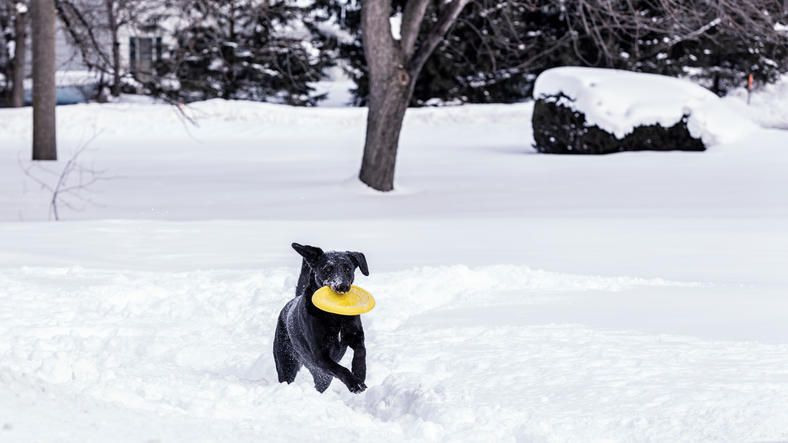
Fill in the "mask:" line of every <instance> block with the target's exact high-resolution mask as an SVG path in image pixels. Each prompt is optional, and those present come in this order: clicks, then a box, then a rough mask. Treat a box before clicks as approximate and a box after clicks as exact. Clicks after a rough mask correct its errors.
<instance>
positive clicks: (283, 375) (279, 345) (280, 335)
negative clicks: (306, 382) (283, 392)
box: [274, 315, 301, 383]
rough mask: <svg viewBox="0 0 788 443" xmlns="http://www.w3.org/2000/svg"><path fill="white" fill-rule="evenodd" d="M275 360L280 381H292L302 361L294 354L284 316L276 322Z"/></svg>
mask: <svg viewBox="0 0 788 443" xmlns="http://www.w3.org/2000/svg"><path fill="white" fill-rule="evenodd" d="M274 362H276V373H277V375H279V383H284V382H287V383H292V382H293V381H294V380H295V378H296V374H298V370H299V369H301V363H299V362H298V359H296V357H295V355H294V350H293V345H292V343H290V337H288V336H287V329H286V328H285V323H284V321H283V319H282V316H281V315H280V316H279V321H277V323H276V334H274Z"/></svg>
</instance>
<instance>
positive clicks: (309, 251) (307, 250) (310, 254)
mask: <svg viewBox="0 0 788 443" xmlns="http://www.w3.org/2000/svg"><path fill="white" fill-rule="evenodd" d="M291 246H292V247H293V249H295V251H296V252H298V254H299V255H300V256H301V257H304V260H306V262H307V263H309V265H310V266H312V265H313V264H314V263H315V262H316V261H317V259H318V258H320V256H321V255H323V250H322V249H320V248H318V247H315V246H309V245H299V244H298V243H293V244H292V245H291Z"/></svg>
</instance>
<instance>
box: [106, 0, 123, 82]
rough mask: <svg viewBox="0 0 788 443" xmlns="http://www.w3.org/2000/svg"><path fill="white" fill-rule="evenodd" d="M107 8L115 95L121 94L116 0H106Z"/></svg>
mask: <svg viewBox="0 0 788 443" xmlns="http://www.w3.org/2000/svg"><path fill="white" fill-rule="evenodd" d="M105 4H106V8H107V21H108V25H109V31H110V34H112V88H111V93H112V96H113V97H117V96H119V95H120V40H119V39H118V29H119V28H120V26H119V25H118V18H117V15H116V11H115V0H106V1H105Z"/></svg>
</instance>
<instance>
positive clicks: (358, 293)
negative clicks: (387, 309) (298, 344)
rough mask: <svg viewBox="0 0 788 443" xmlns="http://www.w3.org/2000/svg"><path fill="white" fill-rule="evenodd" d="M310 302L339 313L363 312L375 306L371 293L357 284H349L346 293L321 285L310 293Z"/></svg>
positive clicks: (353, 313)
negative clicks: (348, 289)
mask: <svg viewBox="0 0 788 443" xmlns="http://www.w3.org/2000/svg"><path fill="white" fill-rule="evenodd" d="M312 303H314V305H315V306H317V307H318V308H319V309H320V310H323V311H326V312H330V313H332V314H340V315H359V314H364V313H367V312H369V311H371V310H372V308H374V307H375V299H374V298H373V297H372V294H370V293H369V292H367V291H365V290H363V289H361V288H359V287H358V286H351V287H350V291H348V292H347V293H346V294H340V293H338V292H334V291H333V290H331V288H329V287H328V286H323V287H322V288H320V289H318V290H317V291H315V293H314V294H312Z"/></svg>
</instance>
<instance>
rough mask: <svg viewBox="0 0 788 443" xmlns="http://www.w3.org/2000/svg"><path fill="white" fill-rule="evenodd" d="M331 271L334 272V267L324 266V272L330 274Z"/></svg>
mask: <svg viewBox="0 0 788 443" xmlns="http://www.w3.org/2000/svg"><path fill="white" fill-rule="evenodd" d="M332 272H334V267H333V266H326V273H329V274H330V273H332Z"/></svg>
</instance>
